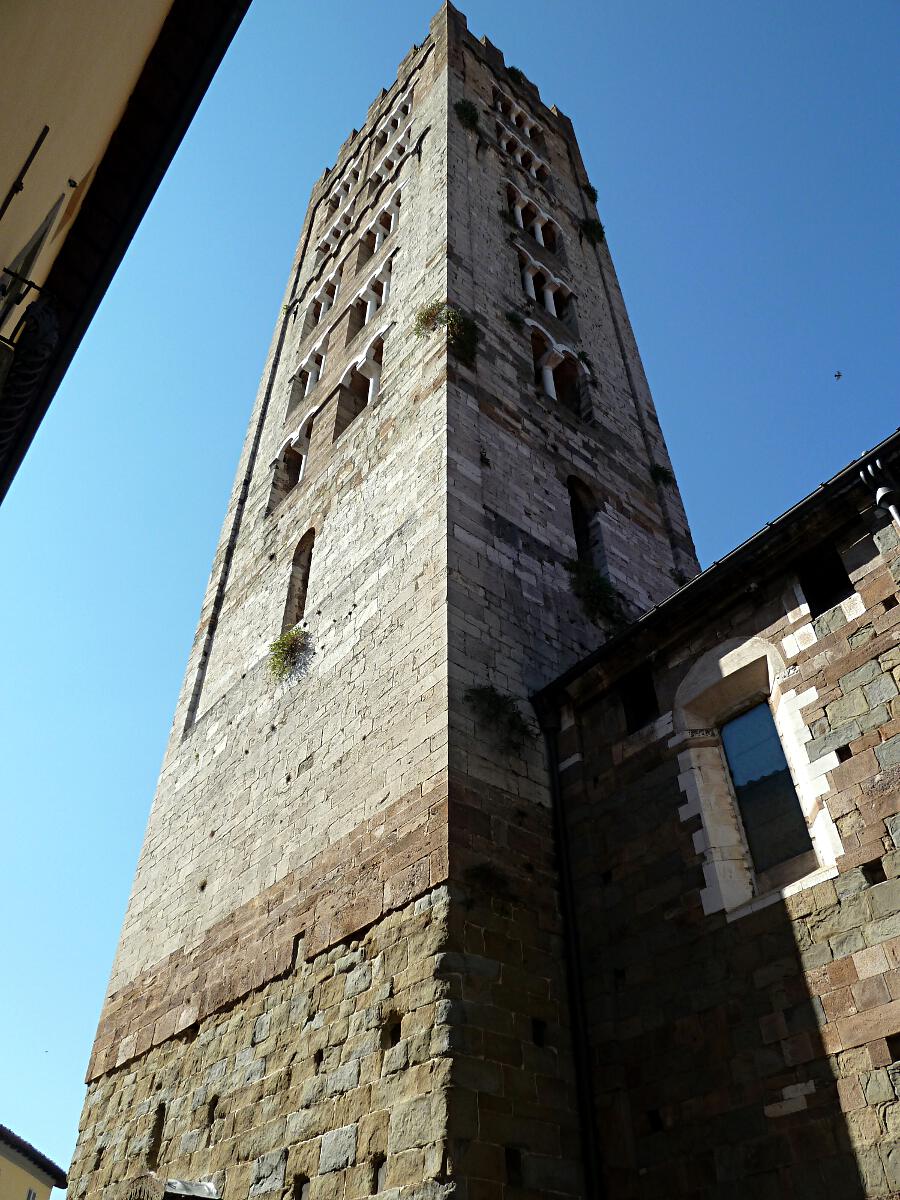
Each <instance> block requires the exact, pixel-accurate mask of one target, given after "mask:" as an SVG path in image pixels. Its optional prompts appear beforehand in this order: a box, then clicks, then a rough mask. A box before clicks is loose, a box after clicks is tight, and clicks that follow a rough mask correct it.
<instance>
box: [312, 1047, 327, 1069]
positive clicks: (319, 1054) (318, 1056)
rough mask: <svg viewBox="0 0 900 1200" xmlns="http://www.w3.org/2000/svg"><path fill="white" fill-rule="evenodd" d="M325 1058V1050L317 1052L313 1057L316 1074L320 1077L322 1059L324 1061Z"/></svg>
mask: <svg viewBox="0 0 900 1200" xmlns="http://www.w3.org/2000/svg"><path fill="white" fill-rule="evenodd" d="M324 1057H325V1052H324V1050H317V1051H316V1052H315V1054H314V1055H313V1066H314V1067H315V1068H316V1074H317V1075H318V1073H319V1071H320V1070H321V1067H322V1059H323V1058H324Z"/></svg>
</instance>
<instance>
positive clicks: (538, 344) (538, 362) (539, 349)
mask: <svg viewBox="0 0 900 1200" xmlns="http://www.w3.org/2000/svg"><path fill="white" fill-rule="evenodd" d="M549 349H550V343H549V342H548V341H547V339H546V338H545V337H544V335H543V334H542V333H539V332H538V331H537V330H536V329H532V331H531V359H532V365H533V366H534V382H535V386H536V387H539V388H543V390H544V391H545V392H546V391H547V379H546V376H545V371H544V366H543V361H544V357H545V355H546V354H547V352H548V350H549ZM552 379H553V376H552V373H551V375H550V382H551V384H552ZM548 395H554V396H555V393H553V392H550V393H548Z"/></svg>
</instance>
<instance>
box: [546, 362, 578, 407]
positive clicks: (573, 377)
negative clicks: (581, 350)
mask: <svg viewBox="0 0 900 1200" xmlns="http://www.w3.org/2000/svg"><path fill="white" fill-rule="evenodd" d="M553 383H554V386H555V388H556V398H557V400H558V401H559V402H560V404H561V405H562V406H563V407H564V408H567V409H568V410H569V412H573V413H575V414H576V416H580V415H581V372H580V370H579V367H578V362H577V360H576V359H574V358H569V356H568V355H567V356H566V357H565V358H564V359H563V360H562V362H561V363H559V364H558V365H557V366H555V367H554V368H553Z"/></svg>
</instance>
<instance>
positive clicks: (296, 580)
mask: <svg viewBox="0 0 900 1200" xmlns="http://www.w3.org/2000/svg"><path fill="white" fill-rule="evenodd" d="M315 540H316V531H315V530H314V529H309V530H307V532H306V533H304V535H303V537H302V538H301V539H300V541H299V543H298V545H297V549H296V550H295V551H294V557H293V560H292V561H291V577H290V579H289V581H288V594H287V602H286V603H285V606H284V618H283V619H282V622H281V632H282V633H286V632H287V631H288V630H289V629H293V628H294V626H295V625H296V624H297V623H298V622H299V621H302V619H303V613H304V612H305V610H306V593H307V590H308V588H309V569H310V566H311V565H312V553H313V543H314V542H315Z"/></svg>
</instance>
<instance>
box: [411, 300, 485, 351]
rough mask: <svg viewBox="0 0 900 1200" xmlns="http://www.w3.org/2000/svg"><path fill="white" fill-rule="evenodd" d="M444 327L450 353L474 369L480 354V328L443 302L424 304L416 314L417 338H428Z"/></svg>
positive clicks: (434, 301)
mask: <svg viewBox="0 0 900 1200" xmlns="http://www.w3.org/2000/svg"><path fill="white" fill-rule="evenodd" d="M442 326H443V328H444V329H446V331H447V345H448V347H449V348H450V352H451V353H452V354H453V355H455V356H456V358H458V359H459V361H460V362H461V363H464V364H465V366H467V367H474V366H475V355H476V353H477V352H478V336H479V335H478V326H477V325H476V324H475V322H474V321H473V320H472V318H471V317H467V316H466V314H465V313H464V312H462V311H461V310H460V309H458V308H457V307H456V306H455V305H453V304H447V303H446V302H445V301H443V300H433V301H432V302H431V304H424V305H423V306H422V307H421V308H420V309H419V311H418V312H417V313H416V319H415V321H414V323H413V332H414V333H415V335H416V337H427V336H428V335H429V334H432V333H434V332H435V330H436V329H439V328H440V327H442Z"/></svg>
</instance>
